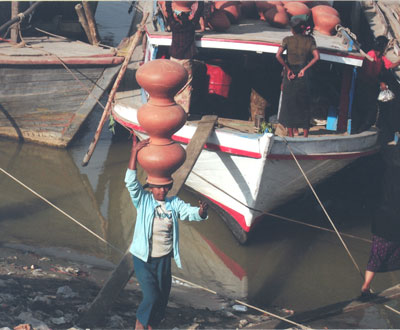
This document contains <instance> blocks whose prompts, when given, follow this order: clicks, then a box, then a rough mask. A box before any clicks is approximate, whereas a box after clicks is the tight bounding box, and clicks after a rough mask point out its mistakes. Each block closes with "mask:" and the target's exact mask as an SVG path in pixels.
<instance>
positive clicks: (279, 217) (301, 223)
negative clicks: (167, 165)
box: [192, 170, 372, 243]
mask: <svg viewBox="0 0 400 330" xmlns="http://www.w3.org/2000/svg"><path fill="white" fill-rule="evenodd" d="M192 173H193V174H194V175H196V176H197V177H199V178H200V179H201V180H203V181H204V182H206V183H208V184H209V185H211V186H212V187H214V188H215V189H217V190H219V191H220V192H222V193H224V194H225V195H227V196H228V197H229V198H232V199H233V200H235V201H236V202H238V203H239V204H241V205H243V206H244V207H246V208H248V209H249V210H251V211H254V212H259V213H260V214H264V215H267V216H270V217H274V218H277V219H281V220H285V221H288V222H293V223H296V224H299V225H303V226H306V227H310V228H315V229H319V230H322V231H327V232H330V233H335V231H334V230H332V229H329V228H325V227H321V226H317V225H312V224H309V223H306V222H303V221H299V220H295V219H291V218H288V217H284V216H282V215H278V214H274V213H271V212H267V211H261V210H259V209H256V208H254V207H251V206H249V205H247V204H245V203H243V202H242V201H240V200H239V199H238V198H236V197H234V196H232V195H231V194H229V193H228V192H227V191H225V190H224V189H222V188H220V187H218V186H217V185H216V184H214V183H212V182H211V181H209V180H207V179H206V178H204V177H203V176H201V175H200V174H198V173H196V172H195V171H193V170H192ZM341 235H342V236H347V237H349V238H354V239H357V240H360V241H364V242H367V243H371V242H372V241H371V240H370V239H367V238H363V237H359V236H355V235H351V234H346V233H342V232H341Z"/></svg>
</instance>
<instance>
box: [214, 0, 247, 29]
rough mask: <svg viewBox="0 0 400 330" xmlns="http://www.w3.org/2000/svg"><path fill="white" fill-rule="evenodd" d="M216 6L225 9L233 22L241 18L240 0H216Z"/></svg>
mask: <svg viewBox="0 0 400 330" xmlns="http://www.w3.org/2000/svg"><path fill="white" fill-rule="evenodd" d="M214 4H215V8H216V9H220V10H224V11H225V14H226V15H227V17H228V18H229V21H230V22H231V23H232V24H236V23H238V22H239V18H240V14H241V11H240V1H215V2H214Z"/></svg>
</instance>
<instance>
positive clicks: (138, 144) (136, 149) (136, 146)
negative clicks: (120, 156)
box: [128, 139, 150, 170]
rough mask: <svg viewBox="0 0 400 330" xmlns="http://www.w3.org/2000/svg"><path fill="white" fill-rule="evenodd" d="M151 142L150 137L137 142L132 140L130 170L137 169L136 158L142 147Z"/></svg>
mask: <svg viewBox="0 0 400 330" xmlns="http://www.w3.org/2000/svg"><path fill="white" fill-rule="evenodd" d="M149 143H150V139H146V140H142V141H139V142H136V141H135V140H133V141H132V149H131V158H130V159H129V164H128V168H129V169H130V170H136V158H137V154H138V152H139V150H140V149H143V148H144V147H146V146H147V145H148V144H149Z"/></svg>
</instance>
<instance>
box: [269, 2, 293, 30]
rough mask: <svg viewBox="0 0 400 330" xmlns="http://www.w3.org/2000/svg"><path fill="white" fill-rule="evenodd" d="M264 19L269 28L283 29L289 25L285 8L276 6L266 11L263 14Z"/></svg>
mask: <svg viewBox="0 0 400 330" xmlns="http://www.w3.org/2000/svg"><path fill="white" fill-rule="evenodd" d="M264 16H265V19H266V20H267V22H268V23H269V24H270V25H271V26H275V27H278V28H284V27H285V26H287V25H288V24H289V15H288V14H287V13H286V10H285V7H283V6H281V5H277V6H274V7H272V8H271V9H268V10H267V11H266V12H265V13H264Z"/></svg>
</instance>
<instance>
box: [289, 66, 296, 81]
mask: <svg viewBox="0 0 400 330" xmlns="http://www.w3.org/2000/svg"><path fill="white" fill-rule="evenodd" d="M287 78H288V80H293V79H294V78H296V75H295V74H294V73H293V71H292V70H290V69H289V70H288V72H287Z"/></svg>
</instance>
